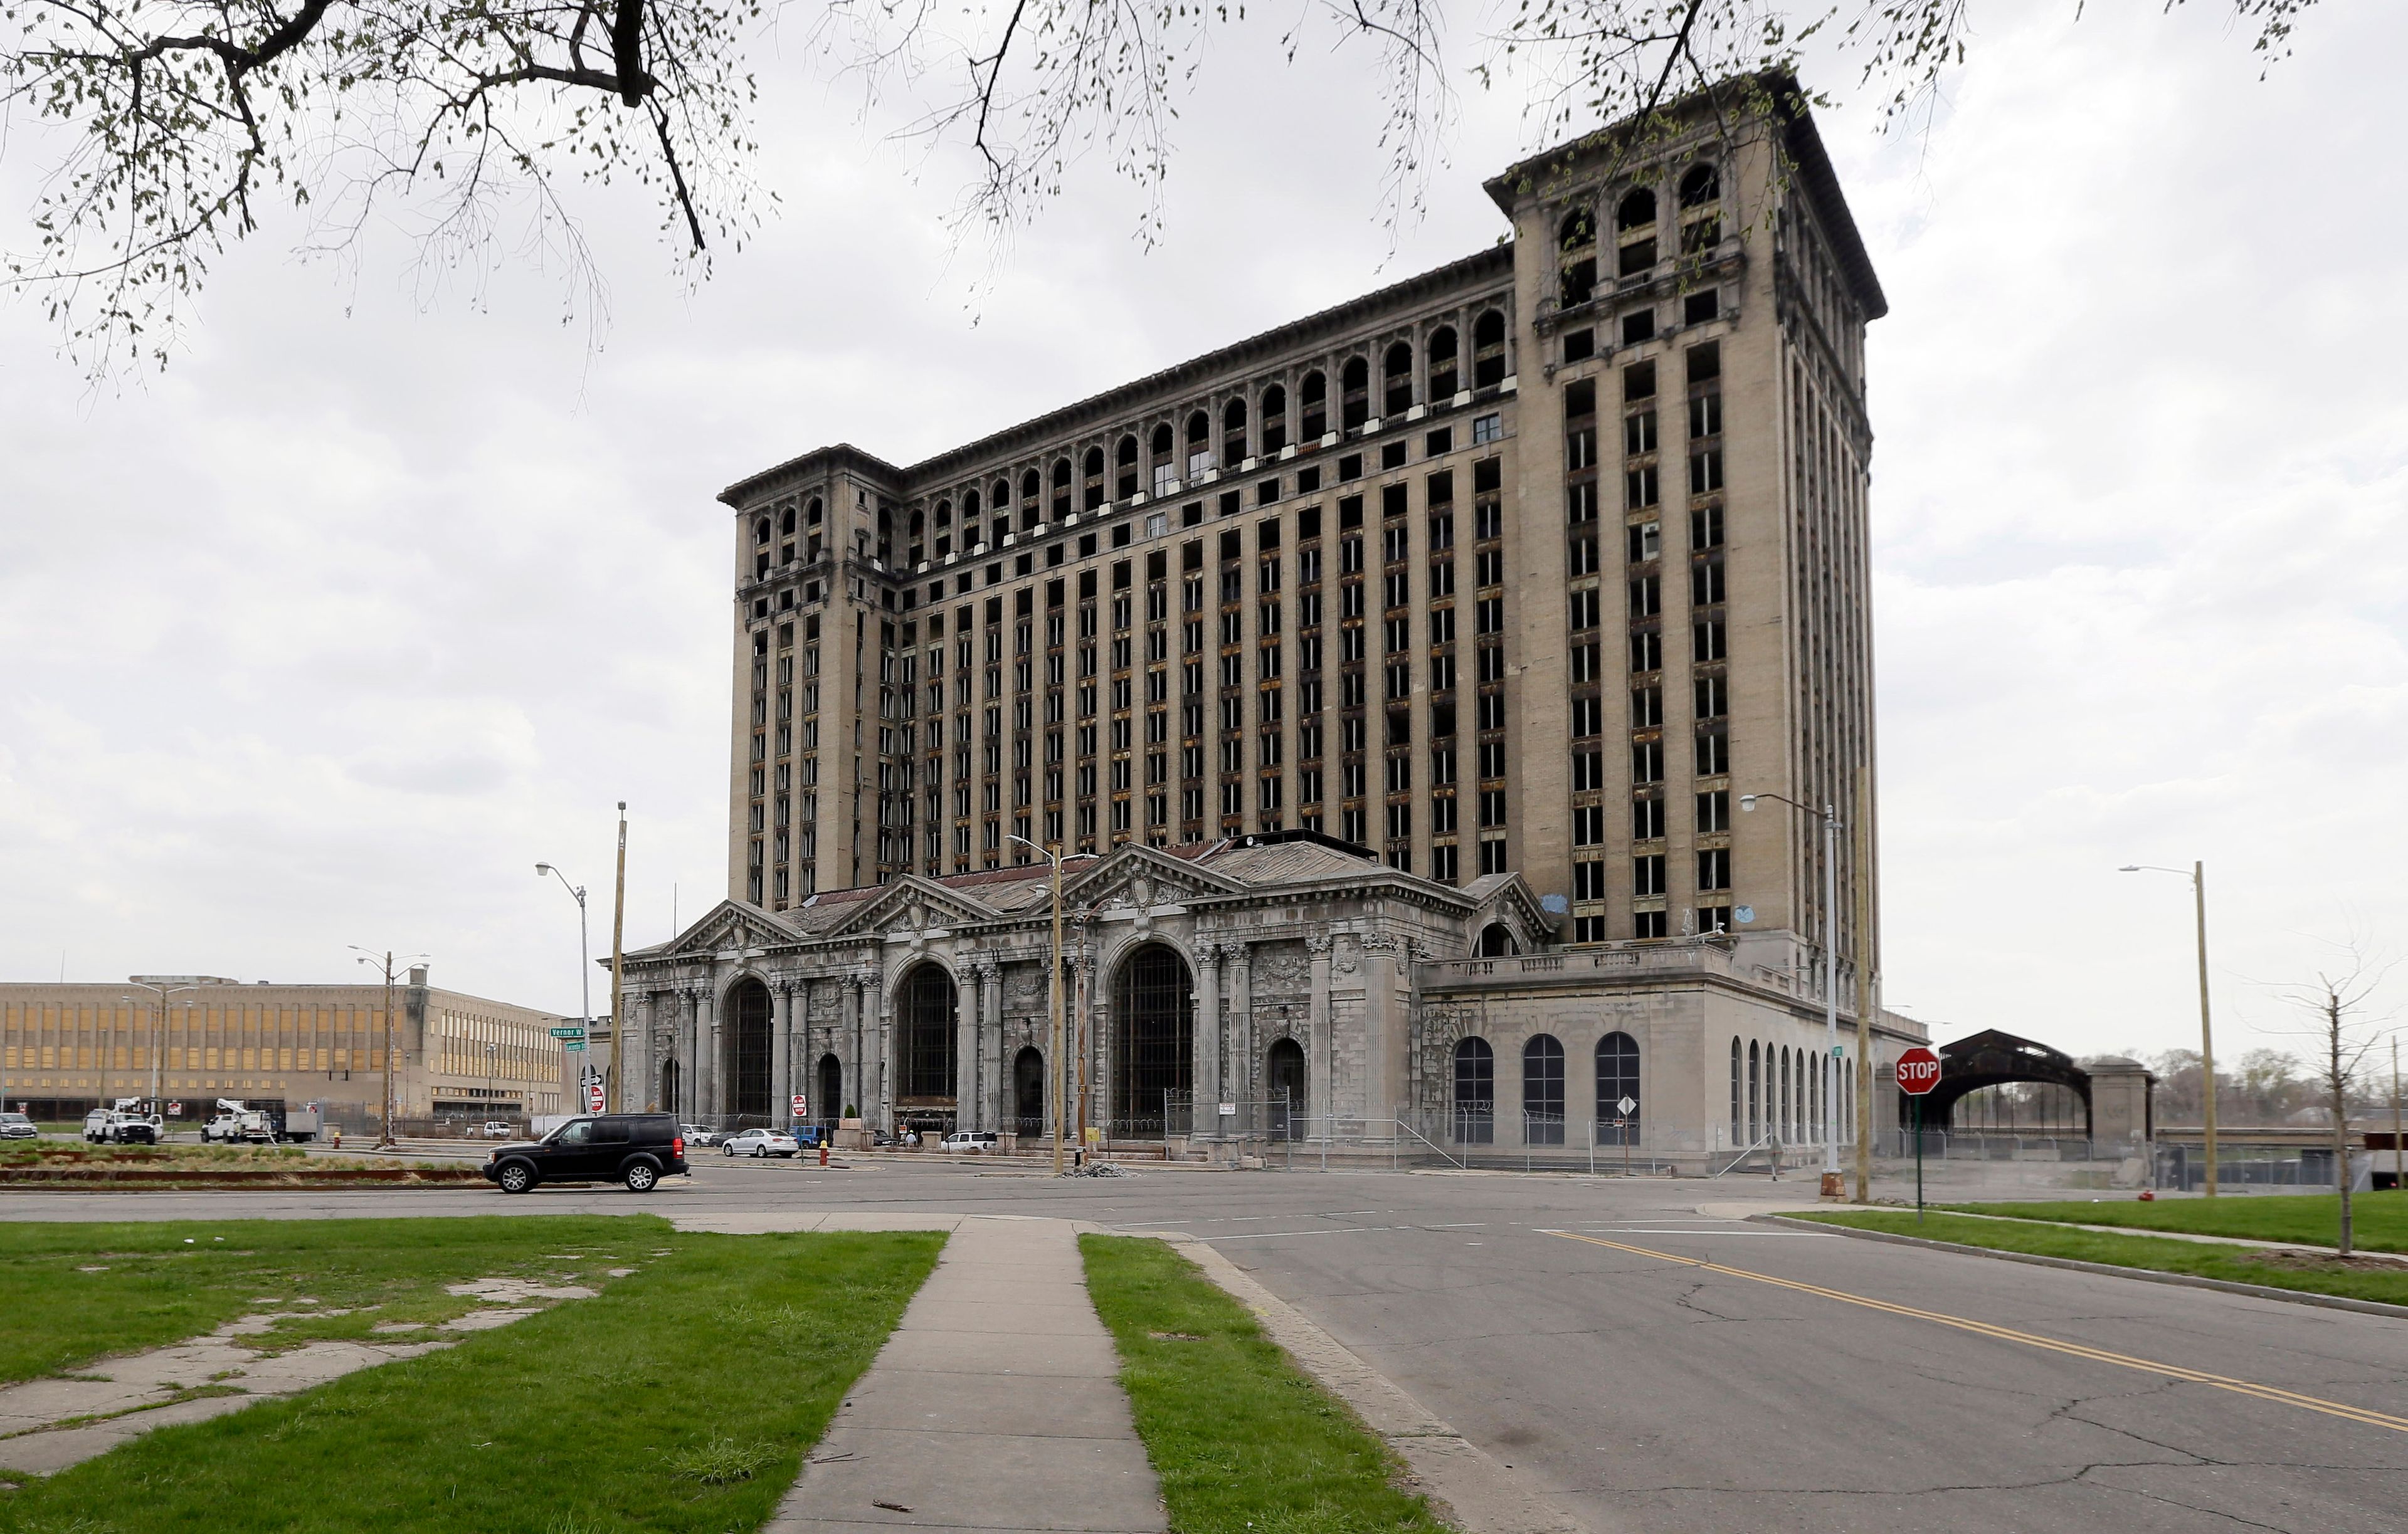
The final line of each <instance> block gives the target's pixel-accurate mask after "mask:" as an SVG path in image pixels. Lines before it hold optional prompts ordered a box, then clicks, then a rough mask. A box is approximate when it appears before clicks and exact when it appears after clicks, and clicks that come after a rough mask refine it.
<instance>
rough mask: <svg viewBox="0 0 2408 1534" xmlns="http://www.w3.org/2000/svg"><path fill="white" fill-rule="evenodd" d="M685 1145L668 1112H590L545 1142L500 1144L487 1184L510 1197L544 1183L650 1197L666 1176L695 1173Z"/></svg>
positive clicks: (488, 1163)
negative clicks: (603, 1186) (612, 1187)
mask: <svg viewBox="0 0 2408 1534" xmlns="http://www.w3.org/2000/svg"><path fill="white" fill-rule="evenodd" d="M685 1145H686V1141H685V1135H684V1133H683V1131H682V1129H681V1127H680V1125H679V1124H678V1121H677V1120H676V1119H674V1118H671V1117H670V1116H669V1115H667V1114H590V1115H582V1116H580V1117H577V1118H572V1119H570V1120H569V1121H568V1122H567V1123H566V1124H563V1125H562V1126H560V1128H558V1129H554V1130H552V1132H551V1133H550V1134H548V1135H545V1136H544V1137H543V1138H542V1139H541V1140H537V1141H532V1142H526V1143H519V1144H513V1145H497V1146H495V1148H494V1153H493V1154H492V1155H491V1156H489V1157H487V1158H485V1167H484V1172H485V1181H487V1182H489V1183H491V1184H493V1185H494V1186H495V1187H498V1188H500V1189H501V1190H502V1191H503V1192H505V1193H524V1192H527V1191H528V1190H529V1189H531V1188H534V1187H536V1186H538V1185H539V1184H543V1183H624V1184H626V1185H627V1191H628V1192H630V1193H650V1192H651V1191H652V1189H653V1188H654V1187H655V1186H659V1183H660V1180H661V1179H662V1178H664V1177H675V1176H680V1175H682V1174H683V1173H685V1172H689V1171H691V1170H692V1169H691V1168H689V1167H688V1166H687V1165H686V1159H685Z"/></svg>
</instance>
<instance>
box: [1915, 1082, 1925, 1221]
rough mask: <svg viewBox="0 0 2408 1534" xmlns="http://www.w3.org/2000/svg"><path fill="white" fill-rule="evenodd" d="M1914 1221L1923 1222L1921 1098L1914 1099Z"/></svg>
mask: <svg viewBox="0 0 2408 1534" xmlns="http://www.w3.org/2000/svg"><path fill="white" fill-rule="evenodd" d="M1914 1223H1915V1224H1917V1225H1921V1224H1922V1223H1923V1099H1922V1097H1921V1096H1919V1095H1918V1096H1917V1097H1916V1098H1915V1100H1914Z"/></svg>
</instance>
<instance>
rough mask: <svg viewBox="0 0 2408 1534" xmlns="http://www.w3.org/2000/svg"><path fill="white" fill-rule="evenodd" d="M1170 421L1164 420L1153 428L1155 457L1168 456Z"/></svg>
mask: <svg viewBox="0 0 2408 1534" xmlns="http://www.w3.org/2000/svg"><path fill="white" fill-rule="evenodd" d="M1170 447H1171V435H1170V422H1168V421H1167V420H1166V421H1164V422H1162V423H1161V424H1160V425H1158V426H1156V427H1154V457H1156V458H1168V457H1169V456H1170Z"/></svg>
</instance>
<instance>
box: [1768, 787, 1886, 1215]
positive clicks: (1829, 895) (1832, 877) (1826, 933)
mask: <svg viewBox="0 0 2408 1534" xmlns="http://www.w3.org/2000/svg"><path fill="white" fill-rule="evenodd" d="M1759 799H1776V800H1779V801H1780V802H1781V803H1784V804H1786V805H1788V806H1789V807H1790V808H1791V809H1793V810H1797V811H1799V812H1800V813H1802V814H1806V815H1813V813H1814V811H1813V809H1812V808H1810V807H1809V806H1807V805H1804V804H1801V803H1799V802H1798V801H1796V800H1794V799H1792V798H1790V797H1789V796H1788V795H1787V794H1777V793H1753V794H1742V795H1740V796H1739V807H1740V808H1741V809H1742V810H1753V809H1755V808H1756V801H1757V800H1759ZM1822 814H1823V1059H1824V1063H1825V1064H1826V1065H1827V1066H1832V1067H1836V1066H1837V1064H1838V1061H1839V1058H1840V968H1839V962H1840V812H1839V809H1838V807H1837V806H1835V805H1831V804H1825V805H1824V806H1823V811H1822ZM1859 1005H1860V1006H1861V1003H1859ZM1862 1069H1863V1067H1862V1064H1861V1062H1860V1063H1859V1065H1858V1072H1859V1073H1860V1074H1861V1073H1862ZM1824 1107H1825V1112H1824V1115H1823V1120H1824V1122H1823V1186H1822V1191H1823V1192H1824V1194H1826V1195H1827V1196H1828V1197H1830V1198H1835V1199H1836V1198H1838V1197H1839V1196H1840V1120H1839V1115H1836V1114H1834V1113H1831V1112H1830V1111H1829V1107H1830V1104H1829V1102H1828V1101H1826V1102H1825V1104H1824ZM1773 1170H1774V1172H1776V1173H1777V1172H1779V1171H1780V1168H1779V1166H1778V1164H1777V1163H1776V1165H1775V1166H1774V1168H1773Z"/></svg>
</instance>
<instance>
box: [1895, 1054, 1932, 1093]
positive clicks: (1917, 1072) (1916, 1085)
mask: <svg viewBox="0 0 2408 1534" xmlns="http://www.w3.org/2000/svg"><path fill="white" fill-rule="evenodd" d="M1939 1085H1940V1057H1939V1056H1937V1055H1935V1054H1933V1053H1932V1052H1931V1051H1930V1050H1928V1049H1926V1048H1924V1047H1923V1046H1922V1045H1920V1044H1917V1045H1916V1046H1915V1047H1914V1048H1913V1049H1910V1050H1908V1051H1906V1052H1905V1053H1904V1054H1902V1055H1900V1056H1899V1058H1898V1089H1899V1091H1901V1092H1904V1093H1905V1094H1907V1096H1909V1097H1921V1096H1922V1095H1923V1094H1924V1093H1926V1092H1928V1091H1930V1090H1931V1089H1932V1088H1933V1087H1937V1086H1939Z"/></svg>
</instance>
